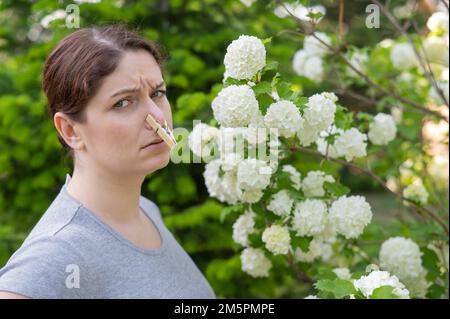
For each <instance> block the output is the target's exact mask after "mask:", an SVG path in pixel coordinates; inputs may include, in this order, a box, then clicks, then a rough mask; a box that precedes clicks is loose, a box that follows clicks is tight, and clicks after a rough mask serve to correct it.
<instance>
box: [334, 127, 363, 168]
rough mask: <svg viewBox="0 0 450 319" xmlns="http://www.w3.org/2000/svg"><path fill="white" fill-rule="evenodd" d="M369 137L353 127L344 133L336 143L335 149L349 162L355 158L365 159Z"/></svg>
mask: <svg viewBox="0 0 450 319" xmlns="http://www.w3.org/2000/svg"><path fill="white" fill-rule="evenodd" d="M366 141H367V135H366V134H363V133H361V132H360V131H358V129H357V128H354V127H352V128H351V129H349V130H346V131H344V133H342V134H340V135H339V136H338V137H337V138H336V140H335V141H334V147H335V149H336V151H337V153H338V155H339V156H343V157H345V159H346V160H347V161H351V160H352V159H353V158H355V157H356V158H358V157H364V156H366V155H367V152H366V147H367V143H366Z"/></svg>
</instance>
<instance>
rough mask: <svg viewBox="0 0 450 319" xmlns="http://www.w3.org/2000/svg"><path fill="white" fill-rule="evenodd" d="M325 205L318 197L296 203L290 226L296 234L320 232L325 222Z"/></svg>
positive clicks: (310, 234) (309, 234)
mask: <svg viewBox="0 0 450 319" xmlns="http://www.w3.org/2000/svg"><path fill="white" fill-rule="evenodd" d="M327 215H328V210H327V205H326V204H325V202H324V201H322V200H319V199H307V200H305V201H303V202H300V203H298V204H297V205H296V207H295V209H294V219H293V222H292V228H293V229H294V230H295V231H296V232H297V235H298V236H315V235H318V234H320V233H322V232H323V231H324V229H325V225H326V223H327Z"/></svg>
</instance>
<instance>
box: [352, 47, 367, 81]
mask: <svg viewBox="0 0 450 319" xmlns="http://www.w3.org/2000/svg"><path fill="white" fill-rule="evenodd" d="M368 61H369V56H368V55H367V53H366V52H353V53H352V54H351V55H350V59H349V62H350V64H351V65H352V66H353V67H354V68H355V69H357V70H358V71H360V72H362V73H366V72H365V69H366V63H367V62H368ZM347 74H348V75H349V76H351V77H359V76H360V75H359V74H358V73H357V72H356V71H355V70H353V69H352V68H351V67H349V66H347Z"/></svg>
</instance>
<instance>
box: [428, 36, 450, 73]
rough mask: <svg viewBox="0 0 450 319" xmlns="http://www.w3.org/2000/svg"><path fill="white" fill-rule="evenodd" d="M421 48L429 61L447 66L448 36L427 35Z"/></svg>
mask: <svg viewBox="0 0 450 319" xmlns="http://www.w3.org/2000/svg"><path fill="white" fill-rule="evenodd" d="M423 49H424V51H425V54H426V56H427V58H428V61H429V62H431V63H436V64H440V65H444V66H446V67H448V59H449V53H448V38H445V37H438V36H428V37H427V38H426V39H425V41H424V42H423Z"/></svg>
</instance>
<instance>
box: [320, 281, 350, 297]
mask: <svg viewBox="0 0 450 319" xmlns="http://www.w3.org/2000/svg"><path fill="white" fill-rule="evenodd" d="M315 287H316V288H317V289H318V290H320V291H323V292H330V293H332V294H333V295H334V297H336V298H339V299H340V298H343V297H346V296H350V295H355V294H357V293H358V291H357V290H356V289H355V287H354V286H353V284H352V283H351V282H350V281H349V280H345V279H340V278H336V279H322V280H319V281H317V282H316V284H315Z"/></svg>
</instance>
